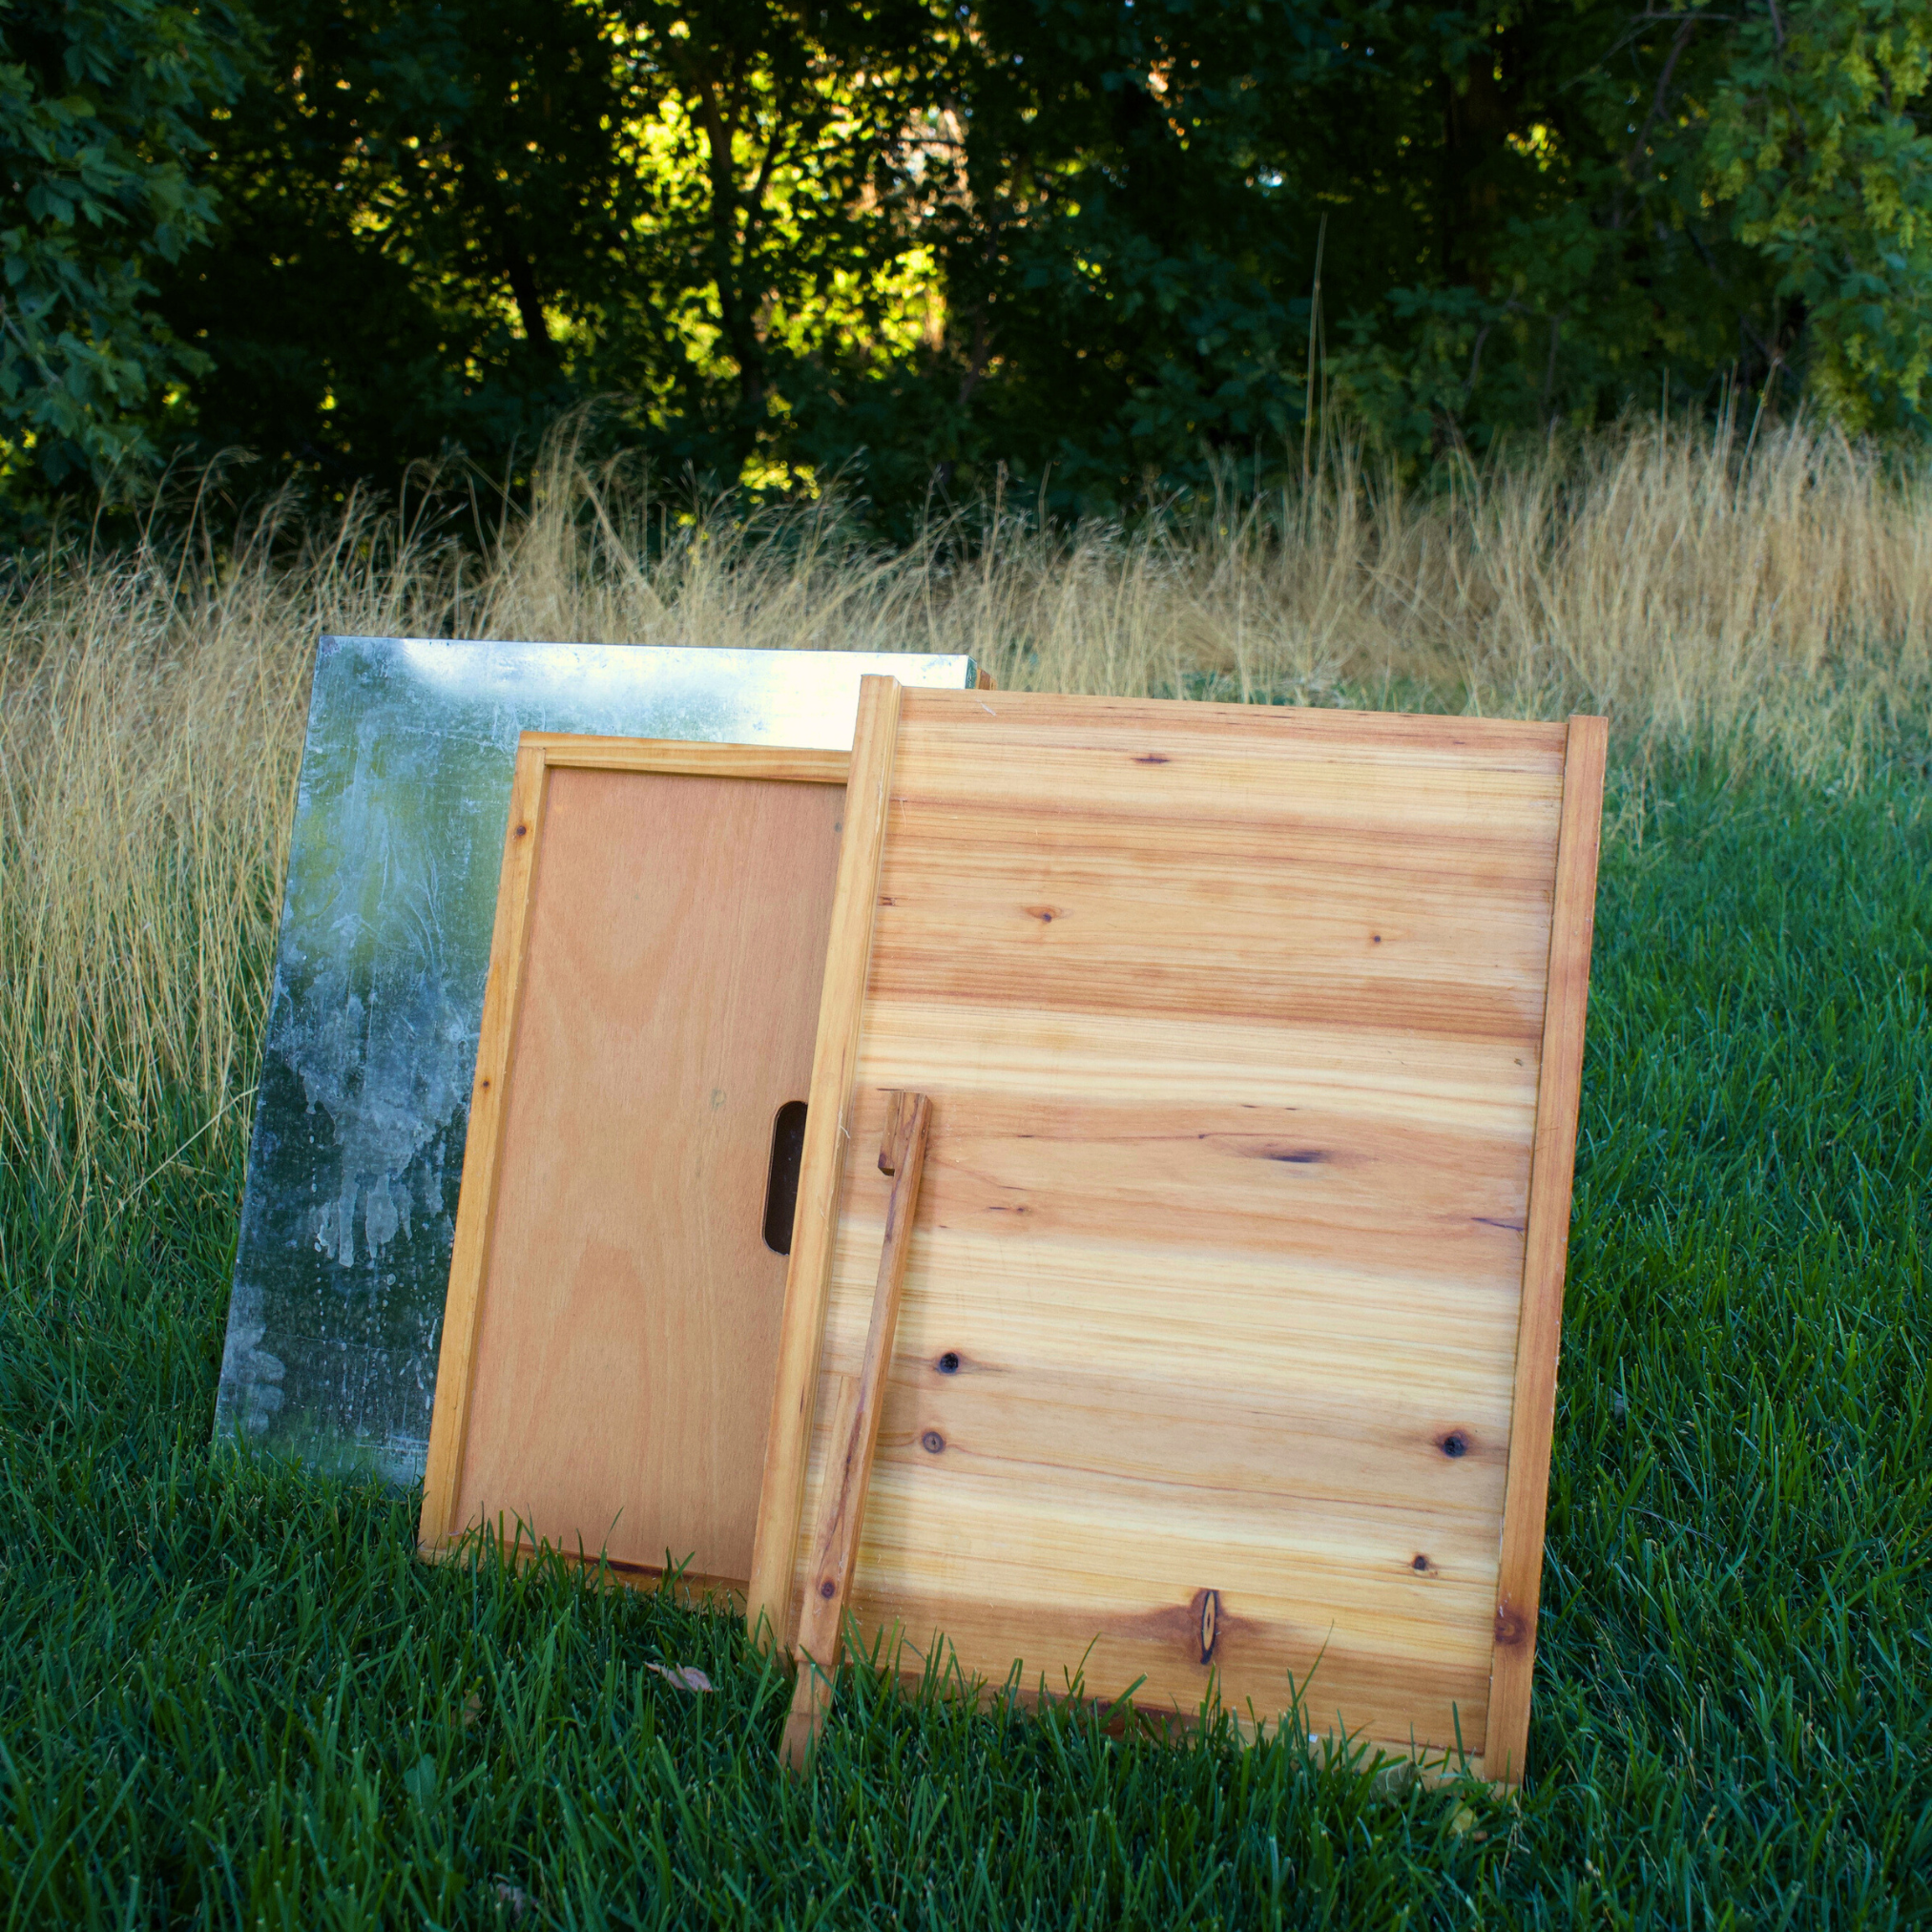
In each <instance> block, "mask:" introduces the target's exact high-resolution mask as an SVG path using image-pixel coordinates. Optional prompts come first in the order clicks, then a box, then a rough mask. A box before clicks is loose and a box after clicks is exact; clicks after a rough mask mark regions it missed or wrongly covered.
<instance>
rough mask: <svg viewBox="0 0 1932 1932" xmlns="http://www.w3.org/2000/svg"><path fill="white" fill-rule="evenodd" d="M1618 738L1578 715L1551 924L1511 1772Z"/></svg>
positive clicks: (1505, 1705)
mask: <svg viewBox="0 0 1932 1932" xmlns="http://www.w3.org/2000/svg"><path fill="white" fill-rule="evenodd" d="M1608 750H1609V728H1608V726H1607V725H1606V723H1605V721H1604V719H1602V718H1600V717H1572V718H1571V719H1570V720H1569V736H1568V745H1567V747H1566V751H1565V757H1564V772H1563V823H1562V829H1561V830H1560V832H1559V834H1558V838H1557V848H1556V903H1555V917H1554V919H1553V921H1552V923H1551V927H1550V935H1549V994H1548V1002H1547V1005H1546V1008H1545V1018H1544V1027H1543V1056H1542V1057H1543V1066H1542V1076H1541V1080H1540V1082H1539V1087H1538V1092H1537V1101H1536V1143H1535V1150H1534V1153H1532V1155H1531V1160H1530V1170H1529V1221H1528V1233H1527V1243H1526V1252H1525V1256H1524V1263H1523V1317H1522V1321H1521V1323H1520V1326H1519V1328H1518V1332H1517V1342H1516V1389H1515V1401H1514V1410H1513V1414H1514V1420H1513V1426H1512V1428H1511V1430H1510V1438H1509V1486H1508V1491H1507V1495H1506V1501H1505V1504H1504V1516H1503V1555H1502V1563H1501V1573H1500V1575H1499V1577H1498V1579H1497V1587H1496V1618H1495V1652H1494V1662H1493V1666H1492V1671H1491V1675H1490V1680H1489V1733H1488V1739H1487V1743H1486V1745H1485V1752H1484V1756H1485V1767H1486V1770H1487V1773H1488V1776H1491V1777H1493V1778H1496V1779H1497V1780H1499V1781H1500V1782H1504V1783H1508V1784H1515V1783H1518V1782H1520V1781H1521V1779H1522V1776H1523V1771H1524V1765H1525V1760H1526V1754H1527V1747H1528V1742H1529V1687H1530V1679H1531V1676H1532V1673H1533V1672H1534V1670H1535V1663H1536V1614H1537V1605H1538V1602H1539V1600H1540V1597H1541V1594H1542V1588H1543V1526H1544V1511H1545V1506H1546V1504H1547V1502H1548V1493H1549V1454H1550V1436H1551V1433H1552V1431H1553V1429H1554V1427H1555V1420H1556V1368H1557V1352H1558V1342H1559V1340H1560V1338H1561V1334H1562V1329H1563V1278H1564V1266H1565V1261H1566V1259H1567V1257H1568V1248H1569V1198H1570V1185H1571V1182H1572V1180H1573V1178H1574V1175H1575V1169H1576V1119H1577V1111H1578V1108H1579V1106H1580V1105H1581V1103H1582V1098H1583V1036H1584V1019H1585V1013H1586V1008H1587V1007H1588V1004H1589V951H1590V941H1591V938H1592V936H1593V932H1594V928H1595V924H1596V862H1597V843H1598V839H1599V836H1600V833H1601V827H1602V822H1603V779H1604V760H1605V758H1606V756H1607V753H1608Z"/></svg>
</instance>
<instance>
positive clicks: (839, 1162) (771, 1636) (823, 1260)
mask: <svg viewBox="0 0 1932 1932" xmlns="http://www.w3.org/2000/svg"><path fill="white" fill-rule="evenodd" d="M901 701H902V693H901V688H900V685H899V682H898V680H897V679H896V678H891V677H862V678H861V679H860V680H859V716H858V720H857V722H856V724H855V726H854V728H853V734H852V758H851V766H850V772H851V777H850V778H849V779H848V781H847V784H846V791H845V828H844V833H843V836H842V838H841V842H840V847H839V875H838V889H837V893H836V896H835V900H834V905H833V913H832V929H831V935H830V937H829V939H828V941H827V943H826V949H825V968H824V978H823V992H822V995H821V1000H820V1005H819V1025H818V1044H817V1047H816V1049H815V1051H814V1054H813V1058H812V1085H811V1094H810V1101H809V1108H808V1111H807V1114H806V1118H805V1144H804V1151H803V1154H802V1156H801V1161H800V1177H799V1208H798V1217H797V1220H796V1221H795V1222H794V1224H793V1231H792V1255H791V1266H790V1268H789V1269H788V1271H787V1273H786V1276H785V1297H784V1308H783V1315H782V1321H781V1330H780V1341H779V1360H778V1365H777V1371H776V1374H775V1377H774V1383H773V1394H772V1407H771V1421H770V1425H769V1428H768V1430H767V1435H766V1449H765V1465H764V1477H763V1483H762V1486H761V1491H760V1495H759V1499H758V1531H757V1537H756V1540H755V1544H754V1548H753V1555H752V1574H751V1584H750V1589H749V1590H748V1591H747V1593H746V1611H745V1613H746V1618H747V1621H748V1623H749V1625H750V1628H751V1630H752V1632H753V1634H754V1636H755V1637H758V1639H759V1640H760V1641H767V1642H777V1643H779V1644H787V1645H788V1644H789V1643H790V1641H791V1631H792V1630H793V1629H794V1628H796V1626H795V1624H794V1623H793V1622H792V1621H791V1608H792V1603H793V1597H794V1589H793V1585H794V1580H795V1579H794V1563H795V1551H796V1548H797V1545H798V1540H799V1525H800V1510H801V1507H802V1505H803V1499H804V1485H805V1458H806V1452H807V1448H808V1445H809V1443H810V1436H811V1426H812V1412H813V1403H814V1401H815V1400H816V1398H817V1397H818V1394H819V1351H820V1343H821V1337H822V1335H823V1333H824V1326H825V1296H826V1289H827V1284H828V1281H829V1278H830V1271H831V1266H832V1255H833V1244H834V1237H835V1236H836V1234H837V1232H838V1225H839V1192H840V1184H841V1182H840V1176H841V1172H842V1169H843V1164H844V1156H845V1153H846V1150H847V1146H848V1142H849V1131H848V1115H849V1110H850V1105H851V1093H852V1074H853V1068H854V1066H855V1065H856V1063H857V1060H858V1056H859V1022H860V1013H861V1008H862V1000H863V996H864V990H865V982H866V973H867V968H868V966H869V963H870V960H871V954H872V925H873V915H874V906H875V904H876V902H877V899H878V894H879V865H880V856H881V853H882V852H883V846H884V839H885V813H886V806H887V801H888V791H887V787H888V783H889V779H890V776H891V772H892V763H893V745H894V742H895V740H896V737H897V735H898V731H899V716H900V706H901ZM882 1218H883V1216H882ZM874 1252H875V1253H876V1252H877V1250H876V1248H875V1251H874ZM826 1420H827V1422H828V1423H829V1420H830V1417H829V1412H828V1414H827V1418H826Z"/></svg>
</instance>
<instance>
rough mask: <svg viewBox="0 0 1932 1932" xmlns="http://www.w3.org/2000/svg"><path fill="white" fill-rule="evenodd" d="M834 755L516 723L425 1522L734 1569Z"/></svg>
mask: <svg viewBox="0 0 1932 1932" xmlns="http://www.w3.org/2000/svg"><path fill="white" fill-rule="evenodd" d="M846 762H847V760H846V757H845V755H844V754H842V753H805V754H798V753H793V752H787V751H782V750H780V751H776V752H775V751H773V750H771V749H769V748H764V747H737V746H711V745H694V746H678V745H669V746H666V745H657V744H650V743H643V742H641V741H632V742H627V741H624V740H592V741H590V742H589V743H587V742H586V741H585V740H582V739H575V738H568V737H555V736H553V735H548V734H529V735H527V736H526V737H525V739H524V740H523V742H522V745H521V747H520V751H519V764H518V774H519V779H518V786H519V790H518V802H517V809H516V810H514V811H513V813H512V823H511V829H510V835H509V847H508V852H507V857H506V862H505V871H504V876H503V881H502V884H501V886H500V890H499V900H498V928H497V936H496V946H495V952H494V954H493V963H492V969H491V997H490V1004H489V1006H488V1008H487V1011H486V1023H485V1040H484V1046H483V1050H482V1052H481V1054H480V1056H479V1061H478V1070H477V1079H476V1088H475V1093H476V1103H475V1107H474V1110H473V1111H472V1121H471V1129H470V1137H469V1143H468V1152H467V1162H466V1174H465V1192H464V1195H463V1196H462V1201H461V1205H460V1209H459V1238H458V1244H457V1256H458V1267H457V1269H456V1270H455V1271H454V1272H453V1273H452V1278H451V1286H450V1297H449V1302H448V1311H449V1312H448V1314H447V1317H446V1329H445V1339H444V1346H443V1375H442V1378H441V1379H440V1380H439V1384H438V1392H437V1404H436V1410H435V1417H434V1423H433V1428H432V1444H433V1445H434V1447H435V1448H436V1450H437V1451H438V1455H437V1457H436V1460H435V1461H434V1462H433V1463H432V1474H433V1475H434V1476H435V1477H436V1478H437V1484H436V1486H435V1487H434V1488H433V1489H432V1490H431V1491H430V1492H429V1493H428V1494H427V1495H426V1505H425V1510H424V1520H423V1541H424V1544H425V1547H426V1548H430V1549H432V1550H433V1549H434V1548H436V1547H438V1546H440V1545H443V1544H445V1543H447V1540H448V1539H449V1538H450V1537H452V1536H454V1535H456V1534H458V1533H460V1532H462V1531H464V1530H467V1529H469V1528H471V1527H475V1526H476V1525H477V1524H479V1523H489V1524H491V1525H494V1526H496V1527H498V1528H499V1529H500V1530H501V1531H502V1532H503V1533H504V1535H505V1538H506V1542H507V1543H508V1544H509V1546H510V1547H511V1548H528V1547H529V1545H530V1543H531V1542H532V1540H536V1539H540V1540H541V1541H543V1542H544V1543H547V1544H549V1545H551V1546H552V1547H558V1548H564V1549H566V1550H568V1551H572V1552H575V1551H581V1552H582V1554H583V1556H584V1558H585V1560H587V1561H592V1562H596V1561H602V1562H604V1563H605V1564H607V1565H608V1568H609V1570H610V1572H611V1573H612V1574H613V1575H615V1576H618V1577H620V1578H623V1579H627V1580H639V1579H645V1578H652V1577H654V1576H656V1575H658V1574H660V1573H661V1572H662V1570H663V1568H664V1567H665V1566H666V1564H667V1563H672V1564H688V1566H689V1567H688V1568H687V1569H686V1571H685V1578H686V1582H687V1584H691V1585H697V1584H705V1585H711V1586H715V1587H717V1588H720V1589H736V1590H738V1591H742V1590H743V1589H744V1587H745V1584H746V1582H747V1581H748V1579H749V1575H750V1568H751V1553H752V1541H753V1535H754V1530H755V1527H756V1515H757V1505H758V1488H759V1483H760V1480H761V1474H762V1465H763V1441H762V1437H761V1436H760V1434H759V1433H758V1428H757V1427H756V1426H754V1427H747V1426H746V1423H747V1419H748V1418H756V1419H758V1420H761V1419H762V1418H763V1416H764V1414H765V1413H766V1410H767V1407H768V1404H769V1402H770V1395H771V1388H772V1381H773V1377H774V1374H775V1367H776V1358H777V1351H778V1340H779V1313H780V1309H781V1305H782V1295H783V1282H784V1274H785V1259H784V1257H782V1256H781V1255H779V1254H776V1253H774V1252H773V1251H772V1250H771V1249H770V1248H769V1247H768V1246H767V1245H766V1243H765V1240H764V1208H765V1195H766V1190H767V1183H768V1178H769V1172H770V1159H771V1149H772V1134H773V1128H774V1122H775V1117H776V1115H777V1113H778V1111H779V1108H780V1107H781V1106H783V1105H784V1104H785V1103H786V1102H788V1101H795V1100H800V1099H802V1098H804V1097H805V1092H806V1087H807V1083H808V1080H809V1077H810V1070H811V1059H812V1050H813V1043H814V1039H815V1032H816V1022H817V1016H818V1007H819V997H820V978H821V970H822V965H823V960H824V956H825V939H826V934H827V931H828V929H829V926H830V923H831V915H832V897H833V885H834V882H835V877H836V867H837V861H838V850H839V841H840V831H841V821H842V816H843V810H844V791H843V783H842V780H843V778H844V773H845V767H846ZM520 824H521V825H522V827H523V829H522V830H521V831H520V830H519V825H520ZM499 988H501V994H499ZM472 1174H473V1178H472ZM466 1236H467V1238H466ZM446 1398H447V1399H446ZM459 1400H460V1402H461V1404H462V1407H461V1409H460V1410H459V1409H458V1407H457V1405H456V1404H457V1402H458V1401H459Z"/></svg>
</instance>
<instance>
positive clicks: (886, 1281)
mask: <svg viewBox="0 0 1932 1932" xmlns="http://www.w3.org/2000/svg"><path fill="white" fill-rule="evenodd" d="M891 1101H892V1107H891V1110H890V1111H889V1113H888V1114H887V1117H886V1124H885V1131H884V1133H883V1136H882V1140H881V1146H880V1153H879V1165H880V1168H881V1170H882V1171H883V1173H885V1174H889V1175H890V1176H891V1178H892V1191H891V1194H890V1195H889V1196H888V1198H887V1201H886V1205H885V1226H884V1230H883V1237H882V1239H881V1242H880V1248H879V1276H878V1279H877V1281H876V1283H875V1284H874V1287H873V1292H872V1319H871V1322H870V1325H869V1327H868V1330H867V1334H866V1338H865V1359H864V1361H863V1362H862V1364H861V1365H860V1369H859V1373H858V1374H857V1375H856V1376H855V1377H853V1378H851V1379H850V1381H848V1382H846V1383H845V1385H844V1387H843V1388H842V1389H841V1402H840V1405H839V1414H838V1418H837V1421H836V1423H835V1425H834V1428H833V1432H832V1436H831V1448H832V1455H833V1458H834V1467H833V1468H832V1470H831V1471H829V1472H828V1475H827V1478H826V1480H825V1481H824V1482H823V1483H822V1484H821V1487H820V1491H819V1517H818V1522H817V1523H816V1525H815V1526H814V1527H813V1530H812V1557H811V1561H810V1562H809V1563H808V1564H807V1565H806V1567H805V1591H804V1608H803V1610H802V1611H801V1613H800V1619H799V1638H798V1662H799V1681H798V1687H797V1691H796V1693H795V1694H794V1697H793V1700H792V1709H791V1714H790V1716H789V1717H788V1718H787V1720H786V1723H785V1735H784V1743H783V1747H782V1754H781V1755H783V1757H784V1760H785V1762H786V1763H787V1764H788V1765H789V1766H790V1767H791V1768H792V1769H793V1770H794V1771H800V1770H802V1769H803V1768H804V1765H805V1761H806V1759H807V1758H808V1757H809V1756H810V1755H811V1752H812V1747H813V1746H814V1744H816V1743H817V1741H818V1738H819V1734H820V1732H821V1730H822V1729H823V1728H824V1723H825V1713H826V1711H827V1709H828V1708H829V1707H830V1704H831V1701H832V1687H833V1684H834V1683H835V1681H836V1679H837V1673H838V1669H839V1650H840V1643H841V1638H842V1636H843V1633H844V1624H845V1605H846V1601H847V1598H848V1597H849V1595H850V1592H851V1587H852V1568H853V1563H854V1560H855V1559H856V1557H857V1555H858V1551H859V1527H860V1525H861V1523H862V1521H863V1519H864V1514H865V1494H866V1488H867V1485H869V1483H870V1482H871V1477H872V1457H873V1452H874V1449H875V1447H876V1446H877V1444H878V1441H879V1419H880V1413H881V1410H882V1407H883V1402H884V1399H885V1378H886V1371H887V1369H888V1367H889V1365H890V1363H891V1361H892V1345H893V1338H894V1335H895V1334H896V1332H897V1330H898V1327H899V1304H900V1299H901V1296H902V1293H903V1291H904V1286H905V1264H906V1260H907V1258H908V1257H909V1256H910V1254H911V1251H912V1224H913V1218H914V1215H916V1213H917V1212H918V1208H919V1180H920V1175H921V1174H922V1172H923V1171H924V1166H925V1143H926V1136H927V1133H928V1132H929V1131H930V1128H931V1124H932V1109H931V1105H930V1103H929V1102H928V1101H927V1099H926V1097H925V1095H924V1094H923V1093H895V1094H893V1095H892V1096H891Z"/></svg>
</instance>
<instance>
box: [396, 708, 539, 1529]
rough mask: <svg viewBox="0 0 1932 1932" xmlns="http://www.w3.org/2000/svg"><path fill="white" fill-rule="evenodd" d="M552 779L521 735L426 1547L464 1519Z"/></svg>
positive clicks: (440, 1363) (460, 1214) (427, 1476)
mask: <svg viewBox="0 0 1932 1932" xmlns="http://www.w3.org/2000/svg"><path fill="white" fill-rule="evenodd" d="M545 784H546V779H545V764H544V748H543V746H542V745H541V744H535V743H531V742H530V739H529V737H525V738H524V739H523V740H521V741H519V743H518V746H517V754H516V768H515V772H514V774H513V776H512V778H511V779H510V793H509V825H508V826H507V827H506V829H505V832H504V843H503V867H502V871H501V873H500V875H499V877H498V882H497V888H496V922H495V925H494V927H493V929H492V932H491V936H490V942H489V978H488V981H487V982H486V984H485V987H484V994H483V1025H482V1029H481V1032H480V1034H479V1036H478V1039H477V1046H476V1074H475V1078H474V1080H473V1081H472V1083H471V1086H470V1095H469V1127H468V1135H467V1139H466V1141H465V1142H464V1148H463V1188H462V1194H461V1195H460V1196H459V1198H458V1201H457V1208H456V1236H455V1246H454V1250H453V1252H452V1255H451V1257H450V1263H449V1294H448V1298H447V1301H446V1302H445V1304H444V1310H443V1336H442V1340H441V1343H440V1346H439V1350H438V1360H437V1370H436V1403H435V1407H434V1409H433V1411H432V1413H431V1415H430V1421H429V1450H428V1461H427V1465H426V1468H425V1471H424V1476H423V1511H422V1515H421V1518H420V1520H419V1527H418V1538H419V1541H420V1543H421V1545H422V1547H423V1548H425V1549H426V1550H433V1549H435V1548H438V1547H439V1546H440V1545H441V1544H442V1543H443V1542H444V1541H445V1540H446V1539H447V1537H449V1536H450V1535H451V1534H453V1533H454V1531H455V1530H456V1528H457V1527H458V1525H457V1522H456V1493H457V1485H458V1483H459V1481H460V1479H461V1476H462V1470H463V1449H464V1443H465V1440H466V1438H467V1433H468V1426H469V1394H470V1370H471V1366H472V1364H473V1362H474V1360H475V1352H476V1323H477V1315H478V1312H479V1309H480V1308H481V1305H482V1295H483V1278H484V1270H485V1268H486V1266H487V1265H488V1258H489V1232H490V1225H491V1222H492V1219H493V1217H494V1214H495V1205H496V1183H497V1173H498V1155H499V1153H500V1152H501V1140H502V1132H503V1105H504V1096H505V1093H506V1091H507V1090H508V1086H509V1062H510V1042H511V1040H512V1038H513V1036H514V1034H515V1030H516V1020H517V1012H518V999H519V995H520V994H521V992H522V986H523V958H524V944H525V935H526V926H527V921H528V915H529V911H530V887H531V883H532V882H533V881H534V879H535V877H536V855H537V846H538V842H539V840H540V837H541V834H542V830H543V808H544V790H545Z"/></svg>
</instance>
